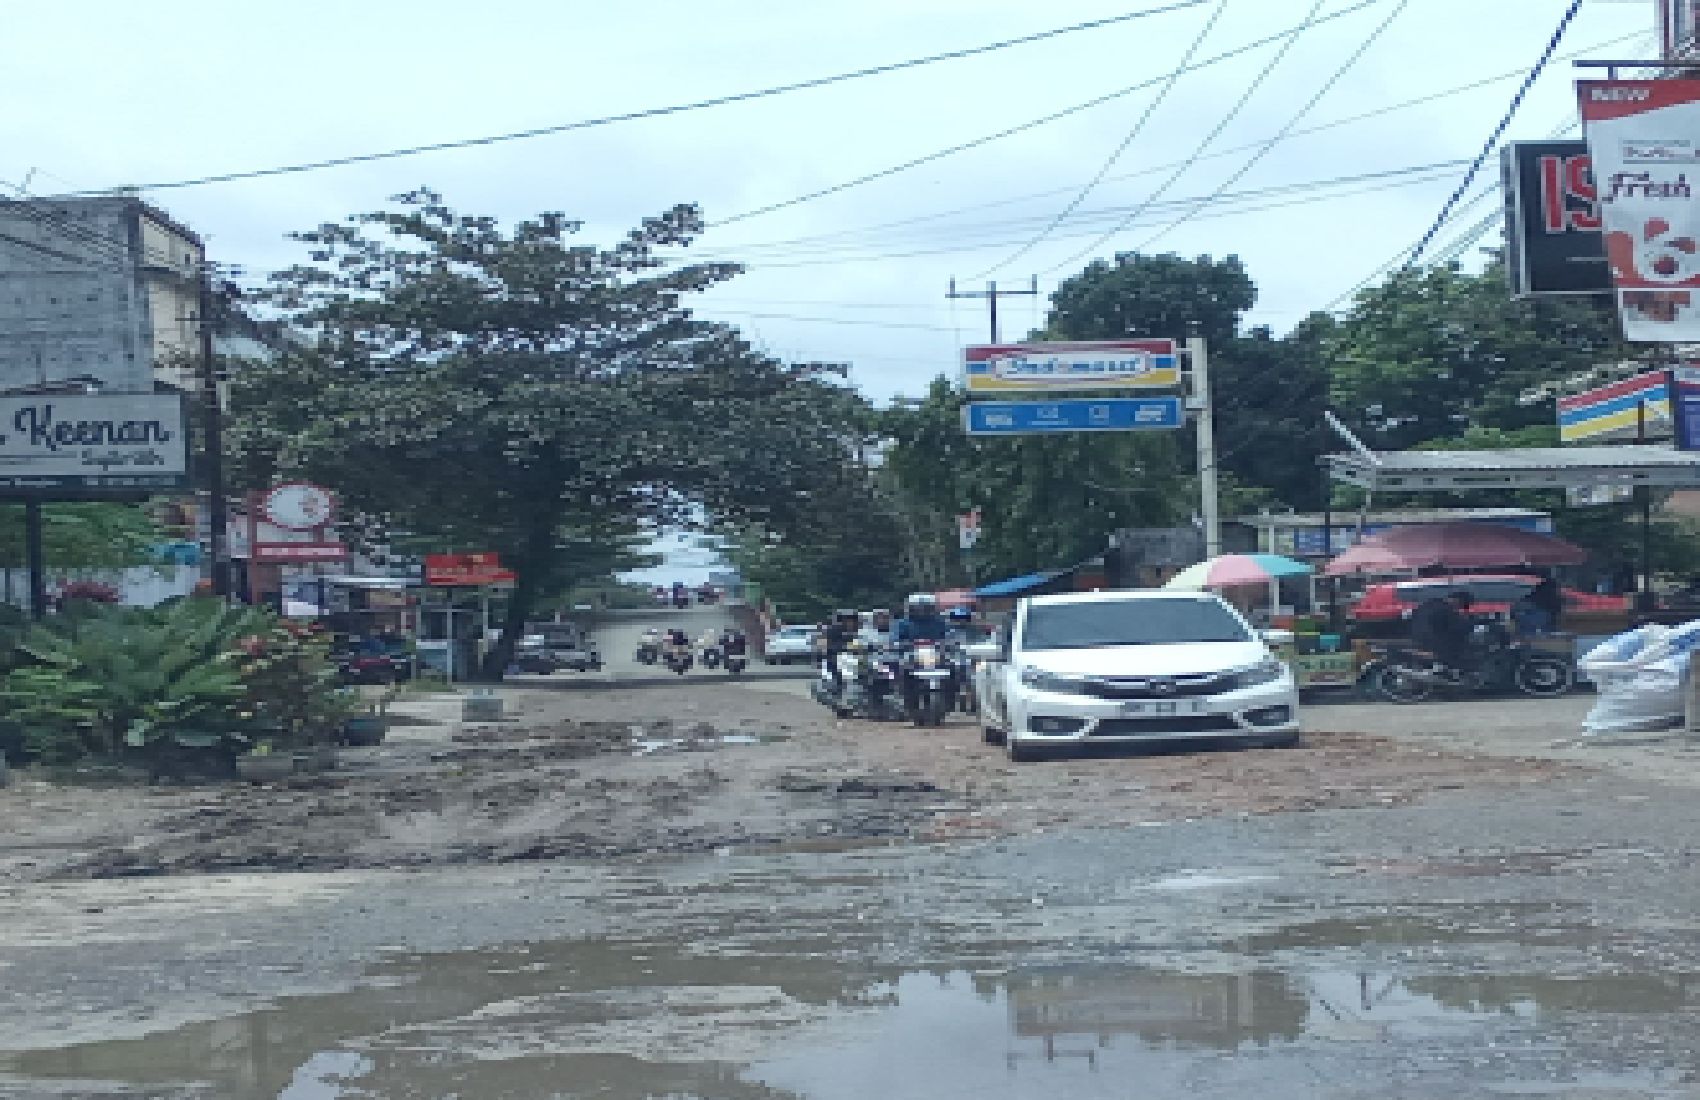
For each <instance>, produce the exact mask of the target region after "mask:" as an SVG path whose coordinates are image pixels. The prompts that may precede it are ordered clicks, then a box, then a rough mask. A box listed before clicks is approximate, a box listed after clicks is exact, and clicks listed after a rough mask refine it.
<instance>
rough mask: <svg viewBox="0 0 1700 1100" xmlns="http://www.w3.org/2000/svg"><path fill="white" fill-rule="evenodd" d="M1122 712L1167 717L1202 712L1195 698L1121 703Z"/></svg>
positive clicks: (1141, 716) (1150, 716)
mask: <svg viewBox="0 0 1700 1100" xmlns="http://www.w3.org/2000/svg"><path fill="white" fill-rule="evenodd" d="M1122 713H1123V714H1126V715H1130V716H1132V717H1135V718H1168V717H1171V716H1173V715H1177V714H1203V713H1204V704H1203V703H1200V702H1198V701H1197V700H1182V699H1164V700H1161V701H1159V702H1152V703H1123V704H1122Z"/></svg>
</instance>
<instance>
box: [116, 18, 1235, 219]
mask: <svg viewBox="0 0 1700 1100" xmlns="http://www.w3.org/2000/svg"><path fill="white" fill-rule="evenodd" d="M1204 3H1206V0H1174V2H1173V3H1168V4H1164V5H1162V6H1161V7H1155V8H1144V9H1141V10H1139V11H1131V12H1124V13H1123V14H1121V15H1112V16H1107V17H1105V18H1103V19H1093V20H1089V21H1087V22H1084V23H1071V24H1069V25H1068V26H1065V27H1053V28H1051V29H1050V30H1044V31H1037V32H1035V33H1033V34H1025V35H1021V36H1019V37H1016V38H1006V39H1002V40H1000V41H997V42H988V43H986V44H985V45H982V46H968V47H965V48H963V49H959V50H946V51H944V52H942V53H935V54H928V55H926V56H924V57H915V58H910V59H908V60H905V61H893V62H890V63H888V64H884V65H872V66H869V67H867V68H863V69H853V70H851V71H849V72H844V73H837V74H834V75H832V76H821V77H813V78H811V79H808V80H797V81H792V82H791V83H788V84H776V85H773V86H771V87H767V88H758V89H754V90H752V91H748V92H734V93H732V94H730V95H722V96H712V97H710V98H707V99H698V100H693V101H691V102H689V103H677V104H674V105H672V106H668V107H651V108H647V109H645V110H640V111H625V112H622V113H620V114H615V115H603V116H601V117H599V118H586V119H579V120H577V121H574V122H563V123H559V124H557V125H553V126H538V127H534V128H532V129H529V130H515V131H512V132H510V133H505V134H491V135H487V136H484V137H474V138H461V139H458V140H455V141H437V142H430V143H428V144H425V145H411V146H404V147H402V148H399V149H386V150H384V151H382V152H376V153H355V154H351V155H349V156H342V157H327V158H325V159H324V160H314V161H306V162H303V163H301V164H287V165H282V166H280V167H275V168H256V169H251V170H248V171H242V172H223V173H220V174H218V175H212V176H199V177H196V178H193V179H186V180H171V181H167V182H160V183H145V184H141V185H139V186H138V187H137V190H141V191H164V190H167V189H171V188H182V187H201V186H204V185H206V184H211V183H232V182H235V181H237V180H250V179H261V178H263V177H267V176H285V175H294V174H298V173H301V172H317V171H321V170H323V169H326V168H344V167H347V166H348V165H351V164H369V163H371V162H373V161H380V160H397V159H400V158H402V157H413V156H419V155H421V154H424V153H441V152H447V151H449V150H452V149H470V148H474V147H478V146H485V145H497V144H501V143H503V142H509V141H523V140H525V139H527V138H535V137H546V136H548V135H550V134H564V133H569V132H571V131H574V130H589V129H594V128H596V127H600V126H612V125H615V124H617V123H621V122H637V121H639V120H642V119H651V118H665V117H667V116H669V115H678V114H684V113H686V112H688V111H700V110H704V109H707V108H710V107H724V106H727V105H729V104H733V103H748V102H750V101H751V100H757V99H769V98H772V97H773V96H779V95H786V94H788V93H791V92H800V91H807V90H809V89H812V88H824V87H827V86H829V85H832V84H843V83H846V82H849V81H852V80H862V79H865V78H867V77H871V76H883V75H885V74H887V73H895V72H901V71H903V70H905V69H916V68H920V67H921V66H923V65H932V64H936V63H938V62H941V61H956V60H960V59H962V58H967V57H977V56H980V55H982V54H988V53H995V52H997V51H999V50H1007V49H1010V48H1012V47H1015V46H1026V45H1030V44H1032V43H1034V42H1043V41H1045V40H1047V39H1051V38H1061V37H1063V36H1064V35H1070V34H1075V33H1078V32H1081V31H1089V30H1099V29H1102V28H1104V27H1110V26H1114V25H1116V24H1119V23H1128V22H1132V21H1133V20H1136V19H1145V18H1147V17H1149V16H1153V15H1165V14H1167V13H1169V12H1174V11H1181V10H1184V9H1186V8H1193V7H1198V6H1199V5H1201V4H1204Z"/></svg>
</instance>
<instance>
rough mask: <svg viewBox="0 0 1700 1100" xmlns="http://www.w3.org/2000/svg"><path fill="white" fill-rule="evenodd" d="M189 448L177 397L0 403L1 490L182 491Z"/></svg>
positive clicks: (80, 397) (37, 399) (116, 395)
mask: <svg viewBox="0 0 1700 1100" xmlns="http://www.w3.org/2000/svg"><path fill="white" fill-rule="evenodd" d="M188 442H189V436H188V430H187V425H186V424H185V423H184V412H183V399H182V397H181V396H180V395H177V394H156V393H121V394H120V393H114V394H56V395H51V396H49V395H43V396H36V397H4V396H0V489H21V490H40V491H52V490H76V491H79V492H89V491H95V492H98V491H99V490H114V491H124V490H139V491H143V492H147V491H153V490H160V489H178V488H182V487H183V486H184V485H186V484H187V483H188V476H189V448H188Z"/></svg>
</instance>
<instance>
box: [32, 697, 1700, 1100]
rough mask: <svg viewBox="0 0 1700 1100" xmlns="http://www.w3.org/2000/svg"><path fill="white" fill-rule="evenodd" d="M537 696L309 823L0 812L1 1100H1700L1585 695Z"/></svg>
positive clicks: (1657, 832) (103, 796)
mask: <svg viewBox="0 0 1700 1100" xmlns="http://www.w3.org/2000/svg"><path fill="white" fill-rule="evenodd" d="M558 679H559V680H560V681H561V682H560V683H551V684H537V685H528V686H525V687H514V688H510V689H508V690H507V691H506V700H507V704H508V708H509V711H510V713H511V715H512V720H510V721H505V722H502V723H491V724H485V725H477V726H465V725H463V724H462V723H460V722H459V721H458V720H457V716H456V712H455V705H454V701H453V700H424V701H421V702H418V703H414V704H410V705H408V706H406V707H404V708H403V711H404V712H405V714H406V716H407V724H405V725H402V726H400V727H398V728H397V729H396V730H395V731H394V733H393V735H392V738H391V739H390V740H389V741H388V742H387V743H386V744H385V745H382V746H379V747H377V748H375V749H367V750H357V751H354V752H351V753H349V754H348V759H347V760H346V762H345V766H344V767H343V768H341V769H339V770H338V771H336V772H332V773H329V774H327V775H324V776H319V777H312V778H311V779H303V780H300V781H298V782H296V783H293V784H288V785H282V786H278V787H260V788H248V787H242V788H236V787H195V788H163V789H153V790H148V789H138V788H115V789H105V790H92V789H79V788H66V787H46V786H41V785H35V784H30V783H27V782H26V783H23V784H20V785H18V786H16V787H14V788H13V789H9V790H5V791H0V821H3V822H4V823H5V825H6V829H5V830H4V835H3V836H0V876H3V877H0V1021H3V1022H0V1097H8V1098H10V1097H36V1096H67V1097H69V1096H77V1097H117V1096H127V1097H128V1096H158V1097H240V1098H248V1097H289V1098H293V1100H301V1098H322V1097H425V1096H449V1095H459V1096H468V1097H472V1096H479V1097H485V1096H489V1097H531V1096H540V1097H541V1096H620V1097H624V1096H631V1097H647V1096H700V1097H761V1098H779V1097H785V1098H793V1097H797V1098H801V1097H811V1098H812V1097H841V1096H842V1097H849V1096H853V1095H854V1096H864V1095H866V1094H868V1093H869V1092H870V1091H873V1092H877V1093H883V1094H885V1095H888V1096H892V1097H955V1096H962V1097H968V1096H974V1097H986V1096H990V1097H998V1096H1010V1097H1026V1096H1052V1095H1063V1094H1069V1095H1079V1096H1106V1097H1108V1096H1117V1097H1120V1096H1127V1095H1130V1092H1129V1089H1130V1087H1131V1085H1132V1084H1133V1083H1137V1087H1138V1089H1139V1091H1138V1094H1139V1095H1149V1096H1154V1097H1167V1096H1176V1097H1180V1096H1205V1097H1240V1096H1245V1095H1250V1094H1253V1093H1255V1094H1257V1095H1260V1096H1268V1097H1340V1098H1345V1097H1353V1098H1355V1097H1370V1096H1376V1097H1388V1096H1394V1097H1442V1096H1444V1097H1447V1098H1449V1100H1451V1098H1456V1097H1458V1096H1494V1095H1509V1096H1552V1097H1566V1098H1570V1100H1576V1098H1579V1097H1580V1098H1588V1097H1593V1098H1605V1097H1612V1098H1626V1097H1690V1096H1693V1097H1700V1048H1697V1046H1696V1044H1695V1042H1694V1040H1693V1039H1692V1035H1693V1033H1694V1025H1695V1023H1696V1018H1695V1017H1696V1014H1697V1012H1700V918H1696V917H1695V916H1694V913H1695V911H1696V902H1697V901H1700V879H1697V878H1696V876H1695V862H1696V859H1697V858H1700V856H1697V853H1700V846H1697V845H1696V844H1695V843H1694V842H1693V840H1692V838H1693V837H1694V836H1695V835H1697V827H1700V807H1697V806H1696V805H1695V799H1694V798H1693V797H1692V795H1693V792H1692V785H1691V777H1690V775H1689V771H1690V769H1693V764H1694V754H1693V753H1691V752H1690V751H1689V750H1688V749H1687V748H1686V747H1685V746H1683V745H1681V744H1678V743H1671V744H1666V745H1663V746H1625V747H1620V748H1615V749H1610V750H1600V749H1598V748H1597V747H1595V746H1579V745H1577V744H1576V743H1575V742H1574V740H1573V739H1572V738H1570V737H1569V736H1568V735H1569V734H1570V733H1571V732H1573V730H1574V726H1575V721H1576V719H1577V717H1578V716H1579V714H1580V713H1581V711H1582V710H1583V709H1585V707H1586V700H1565V701H1560V702H1557V703H1550V704H1540V703H1531V704H1517V705H1515V706H1511V705H1507V706H1503V707H1502V706H1499V705H1497V704H1490V705H1486V706H1484V705H1481V704H1475V705H1468V704H1466V705H1462V706H1436V707H1433V708H1403V709H1398V710H1390V709H1383V708H1373V707H1319V708H1314V709H1313V710H1312V711H1311V712H1310V714H1309V716H1308V720H1309V725H1310V727H1311V730H1312V732H1311V733H1310V734H1309V736H1308V737H1307V741H1306V744H1305V746H1304V747H1302V748H1299V749H1294V750H1260V751H1239V752H1234V751H1228V752H1212V753H1181V752H1167V753H1162V754H1158V755H1146V756H1141V755H1134V754H1128V753H1118V754H1113V755H1102V756H1096V757H1094V758H1091V759H1082V760H1069V761H1058V762H1053V763H1047V764H1038V765H1024V766H1019V767H1018V766H1012V765H1009V764H1007V763H1005V762H1004V761H1003V759H1002V757H1001V756H1000V755H999V754H998V753H997V752H996V750H994V749H992V748H991V747H989V746H985V745H983V744H981V743H980V741H979V737H978V732H977V730H976V729H975V728H974V727H972V726H971V725H968V724H966V722H965V721H963V720H961V719H958V720H956V721H954V722H953V723H952V724H950V725H947V726H946V727H945V728H944V729H942V730H932V731H917V730H913V729H908V728H904V727H900V726H887V725H872V724H866V723H841V722H834V721H832V720H831V719H830V718H829V717H827V716H826V715H825V714H824V712H823V711H821V710H820V708H818V707H816V706H814V705H813V704H811V703H809V702H808V701H807V700H806V699H805V698H803V697H802V694H801V691H800V684H798V683H797V682H796V681H786V680H771V681H753V682H746V683H730V682H726V681H724V680H721V679H718V678H716V679H710V678H707V677H696V676H692V677H689V678H686V679H684V680H682V681H679V682H676V683H672V684H670V685H666V686H659V685H658V686H654V687H647V686H644V687H630V686H622V685H621V684H620V683H619V681H618V678H617V676H616V677H614V678H612V679H613V682H611V683H610V682H604V683H593V682H592V681H590V680H589V679H586V678H578V679H570V678H558ZM1590 754H1593V755H1590ZM1693 770H1696V771H1700V769H1693Z"/></svg>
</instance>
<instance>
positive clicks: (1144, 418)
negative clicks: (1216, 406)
mask: <svg viewBox="0 0 1700 1100" xmlns="http://www.w3.org/2000/svg"><path fill="white" fill-rule="evenodd" d="M1183 421H1184V418H1183V416H1182V414H1181V399H1180V398H1178V397H1107V398H1103V399H1100V400H1092V399H1090V398H1077V399H1070V400H1067V401H976V402H973V403H970V404H968V405H965V406H963V409H962V424H963V427H964V428H966V429H967V430H968V434H969V435H1040V434H1046V433H1050V432H1152V431H1168V430H1172V429H1175V428H1179V427H1180V426H1181V424H1182V423H1183Z"/></svg>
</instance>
